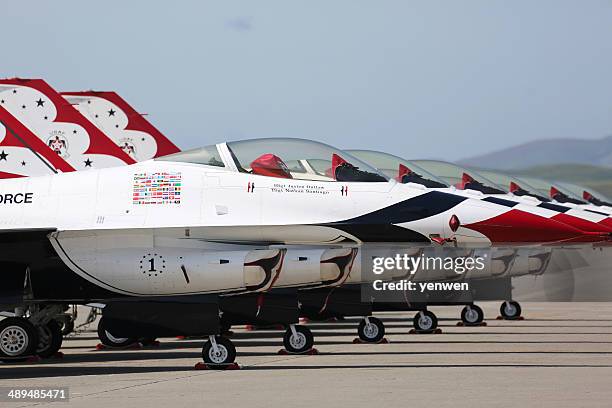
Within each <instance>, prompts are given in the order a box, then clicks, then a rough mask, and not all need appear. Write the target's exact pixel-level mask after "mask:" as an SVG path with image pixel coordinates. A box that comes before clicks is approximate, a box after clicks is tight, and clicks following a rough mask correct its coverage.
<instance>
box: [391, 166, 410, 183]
mask: <svg viewBox="0 0 612 408" xmlns="http://www.w3.org/2000/svg"><path fill="white" fill-rule="evenodd" d="M410 173H412V170H410V169H409V168H408V167H406V166H404V165H403V164H402V163H400V165H399V170H398V172H397V177H396V178H395V179H396V180H397V181H399V182H400V183H401V182H402V179H403V178H404V176H406V175H408V174H410Z"/></svg>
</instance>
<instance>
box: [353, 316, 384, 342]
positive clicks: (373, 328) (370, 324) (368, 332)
mask: <svg viewBox="0 0 612 408" xmlns="http://www.w3.org/2000/svg"><path fill="white" fill-rule="evenodd" d="M357 334H358V335H359V339H361V340H362V341H366V342H368V343H377V342H379V341H381V340H382V339H383V337H385V324H384V323H383V322H382V321H380V319H377V318H376V317H368V318H367V319H363V320H361V321H360V322H359V327H358V328H357Z"/></svg>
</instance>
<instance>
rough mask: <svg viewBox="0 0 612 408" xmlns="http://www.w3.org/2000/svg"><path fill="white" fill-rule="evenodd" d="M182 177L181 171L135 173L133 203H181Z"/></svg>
mask: <svg viewBox="0 0 612 408" xmlns="http://www.w3.org/2000/svg"><path fill="white" fill-rule="evenodd" d="M181 178H182V177H181V173H168V172H160V173H137V174H134V191H133V194H132V204H137V205H148V204H154V205H156V204H180V203H181V187H182V180H181Z"/></svg>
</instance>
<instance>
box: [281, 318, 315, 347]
mask: <svg viewBox="0 0 612 408" xmlns="http://www.w3.org/2000/svg"><path fill="white" fill-rule="evenodd" d="M283 345H284V346H285V350H287V352H289V353H292V354H302V353H306V352H308V351H310V350H312V346H313V345H314V336H313V335H312V332H311V331H310V329H309V328H308V327H305V326H298V325H295V324H291V325H289V328H288V329H287V331H285V335H284V336H283Z"/></svg>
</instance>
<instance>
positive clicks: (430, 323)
mask: <svg viewBox="0 0 612 408" xmlns="http://www.w3.org/2000/svg"><path fill="white" fill-rule="evenodd" d="M412 324H413V326H414V330H415V331H416V332H417V333H433V332H435V330H436V329H437V328H438V318H437V317H436V315H435V314H434V313H432V312H430V311H429V310H422V311H420V312H418V313H417V314H416V315H415V316H414V318H413V319H412Z"/></svg>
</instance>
